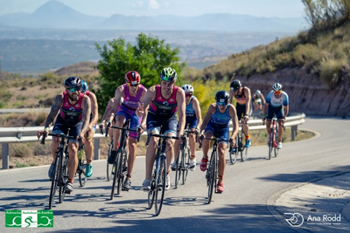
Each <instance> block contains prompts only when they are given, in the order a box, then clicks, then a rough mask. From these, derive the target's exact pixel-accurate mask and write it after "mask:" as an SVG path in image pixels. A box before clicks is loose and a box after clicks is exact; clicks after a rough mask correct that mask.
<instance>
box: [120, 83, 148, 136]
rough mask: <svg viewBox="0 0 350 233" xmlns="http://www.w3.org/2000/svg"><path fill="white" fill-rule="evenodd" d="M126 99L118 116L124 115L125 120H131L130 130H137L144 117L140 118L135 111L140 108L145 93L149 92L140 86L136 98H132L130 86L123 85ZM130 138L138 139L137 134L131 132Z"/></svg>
mask: <svg viewBox="0 0 350 233" xmlns="http://www.w3.org/2000/svg"><path fill="white" fill-rule="evenodd" d="M123 88H124V98H123V101H122V104H121V105H120V106H119V108H118V111H117V113H116V116H119V115H123V116H124V117H125V120H128V119H130V129H137V128H138V127H140V125H141V120H142V117H138V116H136V114H135V110H136V109H137V107H138V103H139V102H140V99H141V96H142V93H143V91H145V90H147V89H146V88H145V87H144V86H143V85H141V84H140V85H139V89H138V91H137V93H136V95H135V96H132V95H131V94H130V91H129V86H128V84H126V83H125V84H123ZM129 136H130V137H132V138H136V139H137V138H138V134H137V132H133V131H130V133H129Z"/></svg>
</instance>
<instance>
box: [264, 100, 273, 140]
mask: <svg viewBox="0 0 350 233" xmlns="http://www.w3.org/2000/svg"><path fill="white" fill-rule="evenodd" d="M273 116H274V112H273V111H272V108H271V106H268V108H267V116H266V131H267V136H268V138H270V134H271V128H270V127H271V120H272V118H273Z"/></svg>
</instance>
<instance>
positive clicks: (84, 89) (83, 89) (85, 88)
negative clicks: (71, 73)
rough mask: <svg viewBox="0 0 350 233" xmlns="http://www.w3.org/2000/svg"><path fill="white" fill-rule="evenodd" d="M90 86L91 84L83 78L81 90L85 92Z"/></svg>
mask: <svg viewBox="0 0 350 233" xmlns="http://www.w3.org/2000/svg"><path fill="white" fill-rule="evenodd" d="M88 88H89V86H88V84H87V82H85V81H83V80H81V92H83V93H84V92H85V91H87V90H88Z"/></svg>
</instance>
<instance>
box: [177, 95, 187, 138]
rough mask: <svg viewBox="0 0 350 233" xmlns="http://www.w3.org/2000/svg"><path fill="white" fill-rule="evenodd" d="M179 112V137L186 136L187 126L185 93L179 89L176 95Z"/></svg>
mask: <svg viewBox="0 0 350 233" xmlns="http://www.w3.org/2000/svg"><path fill="white" fill-rule="evenodd" d="M176 102H177V106H178V109H177V112H178V114H179V135H183V134H184V130H185V124H186V100H185V91H184V90H182V89H181V88H179V89H178V90H177V93H176Z"/></svg>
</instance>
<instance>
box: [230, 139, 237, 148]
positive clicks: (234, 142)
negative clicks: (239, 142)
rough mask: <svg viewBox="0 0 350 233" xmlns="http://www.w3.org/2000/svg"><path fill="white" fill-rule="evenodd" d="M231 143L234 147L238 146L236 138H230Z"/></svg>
mask: <svg viewBox="0 0 350 233" xmlns="http://www.w3.org/2000/svg"><path fill="white" fill-rule="evenodd" d="M229 141H230V144H231V146H232V147H234V146H235V144H236V138H235V137H230V140H229Z"/></svg>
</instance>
